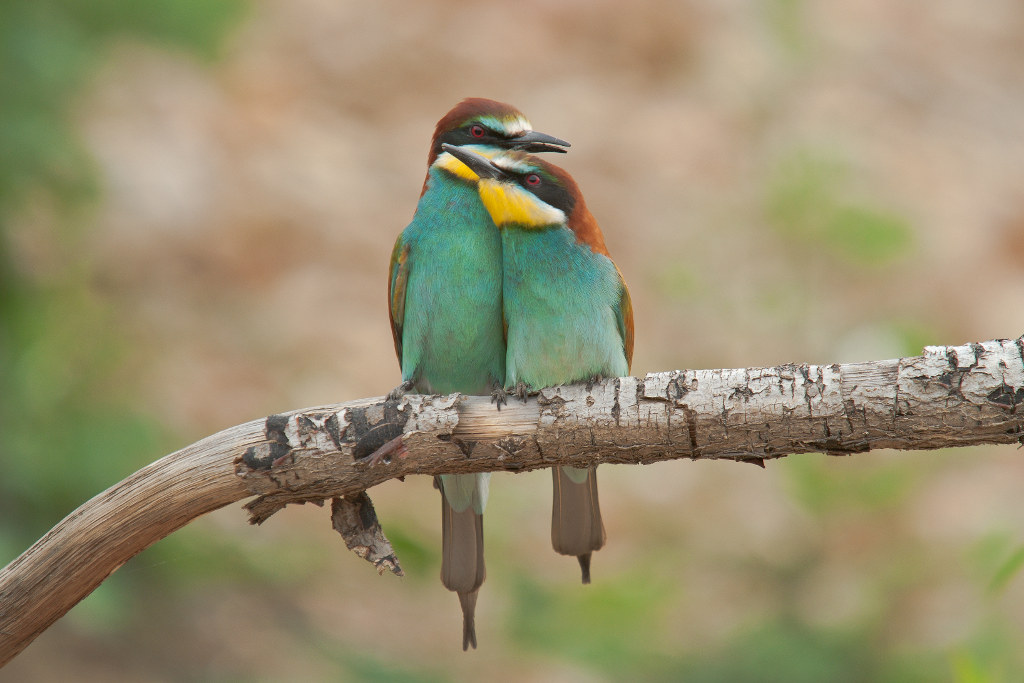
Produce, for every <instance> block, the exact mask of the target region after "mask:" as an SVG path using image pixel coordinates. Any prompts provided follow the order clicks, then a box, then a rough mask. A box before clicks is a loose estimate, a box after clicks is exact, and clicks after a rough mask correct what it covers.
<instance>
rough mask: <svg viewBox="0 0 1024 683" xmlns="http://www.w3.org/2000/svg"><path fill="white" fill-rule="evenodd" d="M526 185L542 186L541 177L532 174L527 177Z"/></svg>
mask: <svg viewBox="0 0 1024 683" xmlns="http://www.w3.org/2000/svg"><path fill="white" fill-rule="evenodd" d="M526 184H527V185H533V186H534V187H536V186H537V185H540V176H539V175H537V174H536V173H531V174H530V175H528V176H526Z"/></svg>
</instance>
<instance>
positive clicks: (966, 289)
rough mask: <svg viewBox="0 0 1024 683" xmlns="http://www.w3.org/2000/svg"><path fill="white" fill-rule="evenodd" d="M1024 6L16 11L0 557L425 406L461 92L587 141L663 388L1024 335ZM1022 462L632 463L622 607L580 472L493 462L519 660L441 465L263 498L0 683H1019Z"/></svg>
mask: <svg viewBox="0 0 1024 683" xmlns="http://www.w3.org/2000/svg"><path fill="white" fill-rule="evenodd" d="M1022 57H1024V5H1022V4H1021V3H1020V2H1018V1H1017V0H990V1H989V2H986V3H984V4H982V5H977V4H971V3H962V2H958V1H957V0H934V1H933V2H929V3H924V4H922V3H919V2H910V1H909V0H895V1H893V0H889V1H886V2H882V1H879V0H846V1H839V0H832V1H827V2H814V3H812V2H805V1H802V0H761V1H759V2H725V3H723V2H713V1H711V0H686V1H683V2H653V1H645V0H638V1H636V2H632V3H630V4H629V5H628V9H627V7H626V5H624V4H623V3H622V2H612V1H610V0H596V1H591V2H581V1H579V0H576V1H565V2H559V3H551V2H539V1H535V0H534V1H524V2H519V3H516V5H515V8H514V9H512V8H511V7H510V6H509V4H508V3H501V4H499V3H469V2H456V1H453V0H445V1H442V2H433V3H415V4H412V3H404V2H398V1H396V0H384V1H382V2H373V3H367V2H355V1H353V0H330V1H328V0H291V1H288V2H286V1H284V0H187V1H186V0H151V1H150V2H147V3H141V4H140V3H133V2H130V1H129V0H95V1H94V2H90V3H77V2H72V1H71V0H37V1H35V2H32V3H26V2H16V1H4V2H0V386H2V387H3V391H0V466H2V475H0V564H6V563H7V562H8V561H10V560H11V559H13V558H14V557H16V556H17V555H18V554H19V553H20V552H21V551H23V550H24V549H25V548H26V547H28V545H30V544H31V543H32V542H33V541H34V540H36V539H37V538H38V537H40V536H41V535H42V534H43V533H45V532H46V530H47V529H49V528H50V527H51V526H53V525H54V524H55V523H56V522H58V521H59V520H60V519H61V518H62V517H64V516H65V515H66V514H67V513H69V512H70V511H71V510H73V509H74V508H75V507H77V506H78V505H79V504H81V503H82V502H83V501H85V500H86V499H88V498H90V497H91V496H93V495H94V494H96V493H98V492H99V491H101V490H103V489H104V488H106V487H107V486H109V485H111V484H113V483H115V482H117V481H118V480H120V479H122V478H123V477H125V476H127V475H129V474H130V473H132V472H133V471H134V470H136V469H138V468H140V467H142V466H143V465H145V464H147V463H149V462H151V461H153V460H156V459H157V458H159V457H161V456H163V455H165V454H166V453H169V452H171V451H173V450H176V449H177V448H180V447H182V446H184V445H186V444H188V443H191V442H193V441H196V440H198V439H200V438H202V437H204V436H206V435H208V434H211V433H213V432H215V431H218V430H220V429H223V428H225V427H228V426H230V425H234V424H237V423H240V422H245V421H248V420H252V419H257V418H260V417H262V416H265V415H267V414H270V413H274V412H279V411H284V410H289V409H294V408H300V407H305V406H311V405H316V404H319V403H324V402H333V401H344V400H349V399H355V398H360V397H365V396H372V395H379V394H382V393H384V392H386V391H387V390H389V389H391V388H392V387H393V386H395V385H396V384H397V383H398V381H399V372H398V364H397V362H396V360H395V358H394V355H393V351H392V343H391V333H390V330H389V327H388V317H387V312H386V308H385V289H386V270H387V263H388V257H389V255H390V250H391V246H392V244H393V241H394V239H395V237H396V235H397V234H398V232H399V231H400V230H401V229H402V228H403V227H404V226H405V225H406V224H407V223H408V221H409V219H410V218H411V216H412V213H413V209H414V207H415V204H416V200H417V197H418V194H419V190H420V185H421V182H422V179H423V174H424V171H425V160H426V155H427V146H428V142H429V139H430V135H431V133H432V131H433V127H434V123H435V122H436V121H437V119H438V118H440V116H441V115H442V114H444V113H445V112H446V111H447V110H448V109H449V108H450V107H451V106H452V105H453V104H455V103H456V102H457V101H458V100H460V99H462V98H463V97H466V96H483V97H491V98H495V99H499V100H503V101H507V102H511V103H513V104H515V105H517V106H518V107H520V108H521V109H522V110H523V111H524V112H526V113H527V115H528V116H529V117H530V118H531V119H532V121H533V123H534V125H535V126H536V127H537V129H539V130H542V131H545V132H548V133H551V134H554V135H557V136H560V137H563V138H566V139H568V140H570V141H571V142H572V145H573V147H572V152H571V153H570V154H569V155H567V156H566V157H563V158H560V159H559V160H558V161H559V163H563V164H564V166H565V167H566V168H568V169H569V170H570V171H571V172H572V173H573V174H574V176H575V177H576V179H577V181H578V182H579V184H580V186H581V187H582V189H583V191H584V193H585V195H586V198H587V202H588V204H589V206H590V208H591V210H592V211H593V213H594V214H595V216H596V217H597V219H598V221H599V222H600V224H601V225H602V227H603V229H604V232H605V236H606V239H607V242H608V246H609V249H610V250H611V252H612V254H613V255H614V256H615V258H616V261H617V262H618V264H619V265H620V267H621V269H622V271H623V272H624V273H625V276H626V279H627V281H628V283H629V285H630V287H631V290H632V294H633V302H634V308H635V310H636V340H637V342H636V355H635V358H634V364H633V373H634V374H638V375H643V374H644V373H646V372H649V371H659V370H670V369H674V368H683V367H686V368H713V367H743V366H759V365H775V364H780V363H788V362H814V363H829V362H840V361H857V360H872V359H882V358H892V357H897V356H901V355H916V354H918V353H920V351H921V348H922V347H923V346H924V345H926V344H957V343H964V342H968V341H983V340H987V339H992V338H1005V337H1016V336H1018V335H1020V334H1021V333H1022V332H1024V307H1022V306H1021V301H1022V299H1024V192H1022V191H1021V188H1022V187H1024V185H1022V178H1024V69H1022V68H1021V65H1022V63H1024V62H1022ZM1022 480H1024V461H1022V459H1021V457H1020V452H1019V451H1018V450H1017V449H1015V448H1012V447H1001V448H996V447H991V448H976V449H963V450H956V451H940V452H922V453H895V452H878V453H869V454H863V455H858V456H856V457H851V458H829V457H826V456H823V455H805V456H796V457H791V458H787V459H785V460H781V461H773V462H770V463H768V467H767V469H766V470H761V469H759V468H755V467H750V466H748V465H744V464H737V463H732V462H727V463H714V462H681V461H680V462H672V463H664V464H659V465H656V466H652V467H624V466H620V467H603V468H602V474H601V483H602V495H601V498H602V505H603V507H604V510H605V513H604V518H605V522H606V525H607V531H608V539H609V540H608V545H607V546H606V548H605V549H604V550H602V551H601V552H600V553H599V554H598V555H596V556H595V559H594V570H593V571H594V584H593V585H591V586H588V587H583V586H581V585H579V571H578V568H577V567H576V563H575V561H574V560H571V559H569V558H564V557H561V556H557V555H555V554H554V553H553V551H552V550H551V548H550V545H549V525H550V476H549V475H548V474H547V473H546V472H535V473H531V474H523V475H517V476H512V475H498V476H497V477H495V480H494V482H493V484H492V494H491V502H490V505H489V509H488V515H487V526H486V533H487V562H488V579H487V583H486V584H485V585H484V588H483V591H482V592H481V595H480V601H479V608H478V613H477V623H478V635H479V642H480V649H479V650H477V651H476V652H470V653H466V654H464V653H463V652H462V651H461V649H460V645H461V617H460V612H459V607H458V601H457V599H456V597H455V595H454V594H452V593H449V592H448V591H446V590H444V589H443V588H442V586H441V585H440V582H439V580H438V571H439V548H440V533H439V528H438V527H439V519H440V514H439V509H438V508H439V503H438V495H437V493H436V492H435V491H434V490H432V488H431V484H430V481H429V480H428V479H427V478H420V479H411V480H408V481H406V482H405V483H399V482H389V483H388V484H386V485H383V486H381V487H379V488H377V489H375V490H374V491H373V492H372V495H373V499H374V501H375V503H376V506H377V511H378V513H379V515H380V517H381V519H382V521H383V523H384V526H385V529H386V530H387V532H388V534H389V536H390V538H391V539H392V541H393V542H394V543H395V546H396V548H397V550H398V553H399V556H400V558H401V561H402V564H403V566H404V568H405V570H406V577H405V578H404V579H398V578H396V577H393V576H390V575H389V576H384V577H378V576H377V575H376V573H375V572H374V571H373V569H372V567H370V565H368V564H367V563H365V562H363V561H362V560H360V559H358V558H357V557H355V556H354V555H352V554H350V553H348V552H347V551H346V550H345V548H344V546H343V544H342V542H341V540H340V539H339V538H338V536H337V535H336V534H335V533H334V532H333V531H332V530H331V528H330V520H329V514H328V512H327V511H326V510H323V509H318V508H314V507H312V506H306V507H305V508H293V509H288V510H286V511H284V512H282V513H280V514H278V515H276V516H275V517H273V518H272V519H271V520H269V521H268V522H267V523H266V524H265V525H264V526H263V527H261V528H253V527H250V526H248V525H247V523H246V517H245V514H244V513H243V511H242V510H241V509H240V506H231V507H229V508H226V509H223V510H220V511H218V512H216V513H214V514H210V515H207V516H206V517H204V518H202V519H200V520H198V521H196V522H195V523H193V524H191V525H189V526H188V527H187V528H186V529H184V530H182V531H180V532H178V533H176V534H174V535H173V536H171V537H170V538H168V539H166V540H164V541H162V542H160V543H158V544H157V545H155V546H154V547H153V548H151V549H150V550H148V551H146V552H145V553H143V554H141V555H140V556H138V557H137V558H135V559H133V560H132V561H130V562H129V563H128V564H126V565H125V566H124V567H122V568H121V569H120V570H119V571H117V572H116V573H115V574H114V575H113V576H112V577H111V578H110V579H109V580H108V581H107V582H106V583H104V584H103V585H102V586H101V587H100V588H99V589H98V590H97V591H96V592H95V593H94V594H93V595H92V596H90V597H89V598H88V599H87V600H85V601H84V602H83V603H81V604H80V605H79V606H78V607H76V608H75V609H74V610H72V612H70V613H69V614H68V615H67V616H66V617H65V618H63V619H62V620H60V621H59V622H58V623H57V624H56V625H55V626H54V627H52V628H51V629H50V630H49V631H47V632H46V633H45V634H44V635H43V636H41V637H40V638H39V639H38V640H37V641H36V642H35V643H34V644H32V645H31V646H30V647H29V648H28V649H27V650H26V651H25V652H24V653H23V654H22V655H20V656H19V657H18V658H17V659H15V660H14V661H13V662H12V663H11V664H10V665H9V666H8V667H7V668H6V669H5V670H4V671H3V672H0V679H4V680H18V681H49V680H68V679H70V680H78V681H99V680H104V681H106V680H132V681H185V680H205V681H232V680H268V681H270V680H284V679H293V680H352V681H359V680H403V681H443V680H477V681H479V680H513V679H514V680H525V681H584V680H607V681H614V680H626V679H629V680H638V679H643V680H680V679H683V680H689V681H708V682H711V681H722V682H726V681H780V682H781V681H786V682H794V681H795V682H802V681H808V682H810V681H941V680H952V681H962V682H971V683H975V682H987V681H1009V680H1021V679H1022V678H1024V648H1021V647H1020V643H1021V639H1022V637H1024V573H1021V572H1020V571H1019V567H1020V565H1021V564H1022V563H1024V499H1022V497H1021V494H1020V482H1021V481H1022Z"/></svg>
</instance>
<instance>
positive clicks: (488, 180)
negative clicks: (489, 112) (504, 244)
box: [442, 144, 608, 256]
mask: <svg viewBox="0 0 1024 683" xmlns="http://www.w3.org/2000/svg"><path fill="white" fill-rule="evenodd" d="M442 150H443V151H444V152H447V153H448V154H449V155H451V156H452V157H454V158H455V159H458V160H459V161H461V162H462V164H463V165H464V166H465V167H466V168H468V169H469V170H470V171H472V173H473V174H474V175H475V176H476V177H477V178H478V181H477V191H478V192H479V194H480V201H481V202H483V205H484V207H485V208H486V209H487V212H488V213H489V214H490V215H491V220H492V221H494V224H495V225H496V226H498V228H499V229H504V228H508V227H511V226H515V227H519V228H523V229H526V230H540V229H545V228H552V227H557V226H565V227H567V228H569V229H570V230H572V231H573V232H574V233H575V234H576V239H577V241H578V242H580V243H582V244H586V245H588V246H589V247H590V248H591V249H592V250H593V251H595V252H597V253H599V254H604V255H606V256H607V255H608V249H607V247H606V246H605V243H604V237H603V235H602V234H601V229H600V228H599V227H598V225H597V221H596V220H594V217H593V216H592V215H591V213H590V211H589V210H588V209H587V205H586V203H585V202H584V201H583V194H582V193H581V192H580V189H579V187H578V186H577V185H576V182H575V181H574V180H573V179H572V176H570V175H569V174H568V173H567V172H566V171H565V170H564V169H561V168H559V167H558V166H555V165H554V164H551V163H548V162H547V161H544V160H543V159H540V158H538V157H535V156H531V155H529V154H526V153H525V152H522V151H518V150H510V151H496V152H493V153H489V154H481V153H479V152H477V151H476V150H474V149H470V148H467V147H456V146H454V145H449V144H442Z"/></svg>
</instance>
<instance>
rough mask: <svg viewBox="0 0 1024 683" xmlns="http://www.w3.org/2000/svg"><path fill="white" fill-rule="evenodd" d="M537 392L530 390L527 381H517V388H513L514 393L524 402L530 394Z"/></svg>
mask: <svg viewBox="0 0 1024 683" xmlns="http://www.w3.org/2000/svg"><path fill="white" fill-rule="evenodd" d="M535 393H537V392H535V391H531V390H530V385H529V384H527V383H526V382H516V388H515V389H513V390H512V395H513V396H515V397H516V398H518V399H519V400H520V401H522V402H523V403H526V400H527V399H528V398H529V397H530V394H535Z"/></svg>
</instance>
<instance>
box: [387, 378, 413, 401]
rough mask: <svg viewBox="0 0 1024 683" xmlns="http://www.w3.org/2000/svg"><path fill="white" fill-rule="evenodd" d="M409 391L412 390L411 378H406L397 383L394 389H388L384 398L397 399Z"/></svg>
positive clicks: (388, 399)
mask: <svg viewBox="0 0 1024 683" xmlns="http://www.w3.org/2000/svg"><path fill="white" fill-rule="evenodd" d="M410 391H412V381H411V380H406V381H404V382H402V383H401V384H399V385H398V386H397V387H395V388H394V389H392V390H391V391H389V392H388V395H387V396H386V397H385V400H387V401H397V400H399V399H400V398H402V397H403V396H405V395H406V394H408V393H409V392H410Z"/></svg>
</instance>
